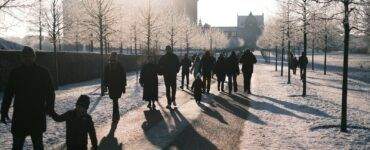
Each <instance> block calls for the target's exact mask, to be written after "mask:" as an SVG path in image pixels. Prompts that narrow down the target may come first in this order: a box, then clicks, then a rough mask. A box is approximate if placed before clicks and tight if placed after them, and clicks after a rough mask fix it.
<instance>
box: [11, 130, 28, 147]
mask: <svg viewBox="0 0 370 150" xmlns="http://www.w3.org/2000/svg"><path fill="white" fill-rule="evenodd" d="M25 139H26V136H19V135H14V134H13V148H12V150H22V149H23V145H24V140H25Z"/></svg>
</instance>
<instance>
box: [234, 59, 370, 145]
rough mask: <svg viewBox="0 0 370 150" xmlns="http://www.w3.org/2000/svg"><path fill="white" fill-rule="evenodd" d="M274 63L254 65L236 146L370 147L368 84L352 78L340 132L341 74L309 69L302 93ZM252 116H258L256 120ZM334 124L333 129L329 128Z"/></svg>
mask: <svg viewBox="0 0 370 150" xmlns="http://www.w3.org/2000/svg"><path fill="white" fill-rule="evenodd" d="M273 70H274V67H273V65H265V64H261V65H258V66H257V67H256V73H255V75H254V77H253V85H254V86H253V92H254V95H250V96H244V95H239V96H240V97H242V98H244V99H248V101H249V105H250V109H249V110H250V112H251V113H252V114H254V116H257V118H249V120H248V121H246V122H245V124H244V132H243V136H242V137H241V141H242V142H241V144H240V149H369V148H370V101H369V97H370V91H369V87H370V86H369V84H366V83H364V82H361V81H357V80H354V79H353V80H351V83H350V85H349V88H350V90H349V95H348V99H349V100H348V108H349V109H348V124H349V126H350V128H349V133H341V132H339V128H338V127H337V126H338V125H339V124H340V106H341V76H339V75H337V74H334V73H329V74H328V75H327V76H324V75H322V72H313V71H308V96H307V97H306V98H302V97H301V96H300V94H301V90H302V89H301V82H300V80H299V79H298V76H293V80H292V84H291V85H288V84H286V82H287V79H286V78H287V77H286V76H284V77H280V73H279V72H275V71H273ZM256 120H260V121H259V122H257V121H256ZM333 127H336V128H333Z"/></svg>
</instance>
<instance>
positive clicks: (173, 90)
mask: <svg viewBox="0 0 370 150" xmlns="http://www.w3.org/2000/svg"><path fill="white" fill-rule="evenodd" d="M171 90H172V102H173V104H174V105H175V106H176V80H175V82H174V83H172V85H171Z"/></svg>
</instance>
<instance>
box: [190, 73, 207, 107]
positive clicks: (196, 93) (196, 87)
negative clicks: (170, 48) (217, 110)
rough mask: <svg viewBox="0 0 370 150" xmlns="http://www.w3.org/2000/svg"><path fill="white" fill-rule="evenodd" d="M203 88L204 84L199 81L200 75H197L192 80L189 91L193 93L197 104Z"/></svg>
mask: <svg viewBox="0 0 370 150" xmlns="http://www.w3.org/2000/svg"><path fill="white" fill-rule="evenodd" d="M203 88H204V83H203V81H202V79H201V75H200V74H198V75H197V78H196V79H195V80H194V82H193V84H192V85H191V90H193V91H194V99H195V101H196V102H197V103H198V104H199V103H200V101H201V100H202V91H203Z"/></svg>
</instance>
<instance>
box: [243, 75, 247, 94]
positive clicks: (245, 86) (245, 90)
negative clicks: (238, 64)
mask: <svg viewBox="0 0 370 150" xmlns="http://www.w3.org/2000/svg"><path fill="white" fill-rule="evenodd" d="M243 79H244V92H247V91H248V77H247V73H243Z"/></svg>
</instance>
